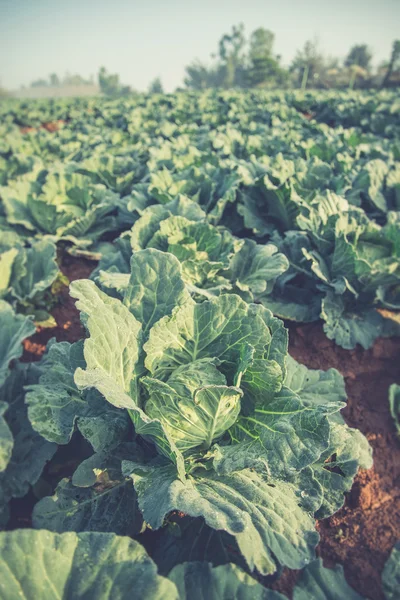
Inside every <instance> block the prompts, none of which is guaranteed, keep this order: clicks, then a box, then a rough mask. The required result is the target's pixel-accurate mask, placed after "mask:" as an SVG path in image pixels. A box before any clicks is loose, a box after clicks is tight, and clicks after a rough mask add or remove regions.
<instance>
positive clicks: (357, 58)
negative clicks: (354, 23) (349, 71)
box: [344, 44, 372, 71]
mask: <svg viewBox="0 0 400 600" xmlns="http://www.w3.org/2000/svg"><path fill="white" fill-rule="evenodd" d="M371 59H372V52H371V50H370V49H369V48H368V46H367V44H356V45H355V46H352V48H350V51H349V53H348V55H347V56H346V58H345V61H344V66H345V67H352V66H353V65H354V66H357V67H361V68H362V69H364V70H365V71H369V69H370V68H371V64H370V63H371Z"/></svg>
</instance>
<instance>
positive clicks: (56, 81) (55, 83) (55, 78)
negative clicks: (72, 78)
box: [49, 73, 60, 87]
mask: <svg viewBox="0 0 400 600" xmlns="http://www.w3.org/2000/svg"><path fill="white" fill-rule="evenodd" d="M49 80H50V85H51V86H52V87H58V86H59V85H60V80H59V78H58V75H57V73H51V75H49Z"/></svg>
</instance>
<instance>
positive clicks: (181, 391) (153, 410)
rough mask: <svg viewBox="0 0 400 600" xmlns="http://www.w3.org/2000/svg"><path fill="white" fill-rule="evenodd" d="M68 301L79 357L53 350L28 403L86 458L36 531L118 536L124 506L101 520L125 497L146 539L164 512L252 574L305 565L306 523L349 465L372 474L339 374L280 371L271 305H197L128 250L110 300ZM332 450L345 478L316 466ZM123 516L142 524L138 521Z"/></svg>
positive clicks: (143, 255) (85, 296)
mask: <svg viewBox="0 0 400 600" xmlns="http://www.w3.org/2000/svg"><path fill="white" fill-rule="evenodd" d="M71 293H72V295H73V296H74V297H76V298H78V302H77V307H78V309H79V310H80V311H81V318H82V321H83V323H84V324H85V326H86V327H87V329H88V333H89V337H88V338H87V339H86V341H85V342H84V349H83V356H82V354H81V350H79V352H78V347H77V346H76V345H75V346H70V347H68V345H66V344H63V343H61V344H54V345H53V346H51V347H50V351H49V355H48V357H47V358H45V360H44V361H43V363H42V367H41V368H42V373H43V374H42V375H41V376H40V379H39V382H38V384H37V385H33V386H30V387H29V393H28V396H27V404H28V407H29V415H30V418H31V421H32V424H33V426H34V427H35V429H37V431H38V432H40V433H41V434H42V435H43V436H44V437H45V438H46V439H48V440H53V441H57V442H58V443H64V444H65V443H67V442H68V440H69V439H70V436H71V433H72V431H73V427H74V426H76V427H77V428H78V429H79V431H80V432H81V434H82V435H83V436H84V437H85V438H86V439H87V440H88V441H89V442H90V443H91V445H92V447H93V448H94V450H95V451H96V454H95V455H94V456H93V457H92V458H90V459H88V461H89V462H88V461H86V463H85V462H84V463H82V464H81V466H80V467H78V471H76V472H75V474H74V476H73V478H72V481H63V482H61V483H60V484H59V487H58V488H57V490H56V493H55V496H53V497H52V498H45V499H43V500H41V501H40V502H39V503H38V504H37V506H36V508H35V513H34V522H35V524H36V526H38V527H48V528H51V529H54V530H56V531H65V530H68V529H70V528H71V527H73V528H74V529H76V530H78V531H84V530H91V529H92V528H94V527H97V528H99V527H101V530H102V531H118V532H121V531H123V530H124V528H126V527H127V526H128V524H127V521H126V519H127V514H128V515H129V514H130V513H129V511H128V512H127V509H125V510H124V511H122V512H121V513H119V514H118V516H117V515H115V518H111V517H110V516H109V515H111V514H112V511H113V507H114V506H115V504H116V503H117V502H120V504H121V506H122V505H125V502H126V501H127V500H126V498H129V495H128V496H127V494H129V493H134V492H133V490H134V491H135V493H136V494H137V497H138V506H139V509H140V512H141V513H142V516H143V519H144V521H145V522H146V523H147V524H148V525H149V526H150V527H151V528H152V529H158V528H160V527H162V525H163V524H164V523H165V521H166V520H167V519H168V517H169V515H170V514H171V513H173V512H174V511H179V512H180V513H184V514H185V515H188V516H190V517H192V518H193V519H195V518H198V517H202V518H203V519H204V520H205V523H206V524H207V526H208V527H210V528H211V529H215V530H217V531H219V532H225V534H226V535H228V537H230V538H231V540H232V542H231V543H236V544H237V546H238V548H239V550H240V553H241V554H242V555H243V558H244V560H245V562H246V563H247V565H248V568H249V569H251V570H253V569H255V568H257V570H258V571H259V572H261V573H263V574H270V573H273V572H275V571H276V570H277V568H278V565H280V564H283V565H287V566H289V567H291V568H301V567H302V566H304V564H306V563H307V562H309V561H310V560H311V559H312V557H313V549H314V547H315V545H316V543H317V540H318V535H317V533H316V532H315V530H314V522H313V519H312V517H311V514H312V513H316V512H318V511H323V512H324V513H326V514H329V513H330V512H333V511H335V510H337V509H338V508H339V507H340V505H341V504H342V503H343V492H344V491H346V490H348V489H349V487H350V486H351V482H352V478H353V477H354V475H355V473H356V471H357V468H358V466H359V465H362V466H364V467H368V466H369V465H370V451H369V448H368V445H367V443H366V442H364V441H363V438H362V436H361V435H360V436H359V437H358V438H354V437H353V430H351V429H349V428H347V427H346V426H345V425H344V423H343V422H342V421H341V420H340V417H339V415H338V414H337V413H338V411H339V410H340V408H341V407H342V406H344V404H343V402H342V400H343V399H344V398H345V393H344V388H343V382H342V380H341V378H340V376H339V374H338V373H336V372H335V371H333V370H332V371H330V372H328V373H326V374H325V373H322V372H308V371H307V370H306V369H305V367H300V366H298V365H297V364H296V363H295V362H294V361H293V360H290V361H289V362H288V360H289V359H288V358H287V332H286V330H285V329H284V327H283V324H282V323H281V322H280V321H279V320H278V319H275V318H274V317H273V316H272V314H271V313H270V311H269V310H267V309H266V308H264V307H262V306H260V305H256V304H247V303H246V302H244V301H243V300H242V299H241V298H239V297H238V296H237V295H234V294H228V295H224V294H222V295H220V296H218V297H215V298H212V299H211V300H205V301H202V302H199V303H198V302H195V301H194V300H193V299H192V298H191V297H190V295H189V294H188V292H187V290H186V287H185V283H184V280H183V278H182V268H181V265H180V263H179V261H178V260H177V258H176V257H174V256H173V255H172V254H169V253H164V252H161V251H160V250H156V249H146V250H137V251H135V252H134V253H133V255H132V259H131V272H130V276H129V282H128V284H127V286H126V287H125V288H124V289H123V290H122V291H120V293H119V298H115V297H111V296H109V295H107V294H106V293H104V292H102V291H101V290H99V289H98V288H97V287H96V286H95V284H94V283H93V282H91V281H89V280H81V281H77V282H74V283H73V284H72V285H71ZM68 352H69V358H68ZM77 352H78V354H79V357H78V358H76V357H75V355H76V353H77ZM72 357H75V358H74V360H71V359H72ZM288 386H292V388H294V389H291V388H290V387H288ZM93 395H94V397H93ZM58 398H59V399H60V400H57V399H58ZM107 406H109V408H108V409H107ZM114 411H117V412H118V413H119V414H120V415H121V417H122V416H123V415H125V417H126V418H130V419H131V421H132V423H133V425H134V429H135V434H136V437H135V438H132V433H131V432H130V431H129V429H126V428H124V427H121V426H120V425H119V426H118V425H117V421H116V417H113V413H114ZM333 415H336V416H333ZM104 417H105V419H106V420H103V418H104ZM114 421H115V427H114V428H113V430H112V429H111V424H112V423H113V422H114ZM106 423H107V424H108V428H107V425H106ZM121 424H122V423H121ZM105 425H106V428H104V426H105ZM354 433H355V432H354ZM118 441H119V442H120V443H121V444H125V446H123V447H121V446H118ZM127 442H129V443H130V445H129V446H126V444H127ZM143 444H144V445H143ZM332 455H335V456H336V457H337V458H336V460H337V464H338V465H340V473H341V474H340V475H339V474H336V473H331V472H330V471H328V470H326V469H325V468H324V463H325V460H326V459H327V458H329V457H332ZM86 465H87V466H86ZM121 473H122V475H121ZM122 476H125V477H128V479H127V480H124V477H122ZM332 477H338V481H337V482H336V484H335V485H333V483H332V482H331V478H332ZM102 481H108V482H109V484H108V485H107V493H105V492H103V493H102V495H101V499H100V497H99V495H98V488H99V486H101V482H102ZM126 481H128V482H129V481H131V482H132V483H133V488H132V487H131V488H129V487H128V488H127V483H126ZM131 485H132V484H131ZM82 488H84V489H82ZM338 489H340V492H339V493H338ZM132 505H133V501H132ZM121 519H122V521H121ZM129 520H130V526H131V528H132V529H133V530H135V527H136V526H138V527H139V528H140V524H141V521H140V517H137V516H136V515H134V514H132V515H131V516H130V517H129ZM97 523H98V525H96V524H97ZM283 523H285V525H284V527H283V529H282V524H283Z"/></svg>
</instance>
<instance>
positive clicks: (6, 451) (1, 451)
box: [0, 402, 14, 472]
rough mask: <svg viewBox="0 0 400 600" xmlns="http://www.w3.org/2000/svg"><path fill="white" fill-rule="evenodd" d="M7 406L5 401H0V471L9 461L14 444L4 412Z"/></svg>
mask: <svg viewBox="0 0 400 600" xmlns="http://www.w3.org/2000/svg"><path fill="white" fill-rule="evenodd" d="M7 408H8V404H7V403H6V402H0V472H1V471H4V469H5V468H6V467H7V465H8V463H9V462H10V458H11V454H12V451H13V446H14V438H13V435H12V433H11V431H10V428H9V426H8V425H7V421H6V420H5V418H4V413H5V412H6V410H7Z"/></svg>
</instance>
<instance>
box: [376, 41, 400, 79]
mask: <svg viewBox="0 0 400 600" xmlns="http://www.w3.org/2000/svg"><path fill="white" fill-rule="evenodd" d="M398 68H400V40H394V42H393V46H392V54H391V56H390V61H389V65H388V68H387V71H386V74H385V77H384V78H383V81H382V83H381V87H386V86H387V85H388V84H389V80H390V78H391V76H392V73H393V72H394V71H396V70H397V69H398Z"/></svg>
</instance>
